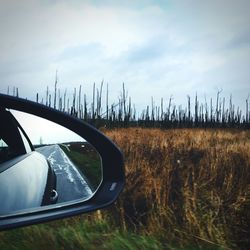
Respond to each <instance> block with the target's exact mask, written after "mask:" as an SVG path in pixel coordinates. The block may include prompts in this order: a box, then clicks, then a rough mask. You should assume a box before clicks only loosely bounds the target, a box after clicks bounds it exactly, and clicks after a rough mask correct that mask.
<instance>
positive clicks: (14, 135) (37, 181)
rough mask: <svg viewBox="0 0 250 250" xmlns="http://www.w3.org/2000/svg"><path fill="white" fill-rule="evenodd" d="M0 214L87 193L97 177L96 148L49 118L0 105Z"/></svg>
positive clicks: (58, 202)
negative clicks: (3, 107)
mask: <svg viewBox="0 0 250 250" xmlns="http://www.w3.org/2000/svg"><path fill="white" fill-rule="evenodd" d="M0 121H1V122H0V200H1V203H0V216H5V215H10V214H13V213H16V212H25V211H27V209H28V211H30V209H31V208H33V209H34V208H40V207H43V206H47V205H51V206H52V205H53V206H58V205H59V206H62V205H64V204H68V203H69V202H71V203H72V202H75V201H76V200H77V201H79V199H80V200H87V199H89V198H91V197H92V195H93V193H94V192H95V191H96V189H97V188H98V186H99V185H100V183H101V181H102V162H101V157H100V155H99V153H98V152H97V151H96V149H95V148H94V147H93V146H92V145H91V144H90V143H88V142H87V141H86V140H85V139H84V138H82V137H80V136H79V135H77V134H76V133H74V132H72V131H70V130H69V129H67V128H65V127H63V126H61V125H58V124H56V123H54V122H51V121H49V120H46V119H43V118H40V117H37V116H34V115H30V114H27V113H23V112H20V111H15V110H5V109H2V108H1V109H0Z"/></svg>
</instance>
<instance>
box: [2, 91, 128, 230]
mask: <svg viewBox="0 0 250 250" xmlns="http://www.w3.org/2000/svg"><path fill="white" fill-rule="evenodd" d="M0 107H3V108H7V109H14V110H17V111H22V112H25V113H29V114H32V115H36V116H39V117H41V118H45V119H48V120H50V121H52V122H55V123H57V124H59V125H62V126H64V127H66V128H68V129H70V130H72V131H73V132H75V133H76V134H78V135H79V136H81V137H83V138H85V139H86V140H87V141H88V142H89V143H90V144H92V145H93V146H94V147H95V149H96V150H97V151H98V153H99V154H100V156H101V159H102V168H103V179H102V182H101V184H100V186H99V188H98V189H97V191H96V192H95V193H94V195H93V196H92V197H91V198H90V199H88V200H86V201H77V202H75V203H71V204H69V205H64V206H52V207H49V206H47V207H46V206H45V207H43V208H39V209H32V211H30V212H25V213H16V214H10V215H8V216H7V215H6V216H0V230H6V229H11V228H16V227H21V226H26V225H32V224H36V223H42V222H47V221H51V220H55V219H60V218H65V217H69V216H73V215H79V214H82V213H87V212H90V211H94V210H97V209H101V208H104V207H106V206H108V205H111V204H112V203H113V202H114V201H115V200H116V199H117V197H118V195H119V193H120V192H121V191H122V189H123V187H124V183H125V175H124V162H123V155H122V153H121V151H120V150H119V149H118V148H117V146H116V145H115V144H114V143H113V142H112V141H111V140H109V139H108V138H107V137H106V136H105V135H104V134H102V133H101V132H100V131H99V130H97V129H96V128H94V127H93V126H91V125H89V124H87V123H85V122H84V121H81V120H80V119H78V118H75V117H73V116H70V115H68V114H66V113H64V112H60V111H57V110H55V109H52V108H50V107H47V106H45V105H42V104H39V103H36V102H32V101H28V100H26V99H21V98H17V97H12V96H8V95H4V94H0Z"/></svg>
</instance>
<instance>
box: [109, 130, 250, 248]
mask: <svg viewBox="0 0 250 250" xmlns="http://www.w3.org/2000/svg"><path fill="white" fill-rule="evenodd" d="M105 133H106V134H107V135H108V136H109V137H110V138H112V139H113V140H114V141H115V142H116V143H117V145H119V146H120V148H121V149H122V151H123V153H124V156H125V161H126V177H127V178H126V181H127V183H126V189H125V191H124V192H123V194H122V195H121V197H120V199H119V201H118V203H117V205H116V206H115V207H114V208H113V209H115V213H113V214H115V215H116V220H119V221H120V226H122V227H123V229H124V230H132V231H137V232H138V233H139V232H143V233H146V234H148V235H155V236H157V238H158V239H159V240H160V241H161V242H162V243H163V244H164V246H165V247H167V246H169V247H170V245H172V246H173V245H176V246H178V247H183V248H186V247H187V246H190V245H194V246H196V247H201V246H204V247H208V248H211V249H214V248H217V247H219V248H225V249H226V248H236V249H239V248H241V249H244V248H246V249H247V248H248V247H250V131H243V130H242V131H241V130H230V129H228V130H218V129H207V130H205V129H171V130H159V129H136V128H131V129H117V130H112V131H105ZM168 244H169V245H168ZM248 249H249V248H248Z"/></svg>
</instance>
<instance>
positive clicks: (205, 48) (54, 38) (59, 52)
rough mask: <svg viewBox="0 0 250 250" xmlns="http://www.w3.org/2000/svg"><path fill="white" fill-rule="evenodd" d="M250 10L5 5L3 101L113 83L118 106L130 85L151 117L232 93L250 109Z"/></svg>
mask: <svg viewBox="0 0 250 250" xmlns="http://www.w3.org/2000/svg"><path fill="white" fill-rule="evenodd" d="M249 13H250V1H248V0H246V1H244V0H235V1H232V0H221V1H220V0H209V1H200V0H183V1H178V0H177V1H176V0H175V1H174V0H173V1H170V0H169V1H168V0H166V1H153V0H152V1H151V0H146V1H136V0H131V1H105V0H104V1H98V0H95V1H81V0H74V1H73V0H71V1H59V0H40V1H28V0H23V1H20V0H17V1H12V0H8V1H7V0H6V1H4V0H2V1H1V2H0V37H1V39H0V50H1V56H0V92H3V93H6V92H7V88H8V86H10V87H11V88H12V87H13V86H16V87H18V88H19V93H20V95H21V96H22V97H28V98H30V99H32V98H33V99H34V97H35V94H36V92H39V93H41V94H43V95H45V91H46V86H47V85H48V86H49V87H50V91H51V92H52V90H53V84H54V79H55V72H56V70H58V86H59V87H60V89H61V90H62V91H64V90H65V89H67V93H69V94H72V92H73V89H74V87H79V85H80V84H81V85H82V88H83V91H84V92H86V93H87V94H88V96H89V98H90V97H91V94H90V93H91V91H92V84H93V82H96V84H97V85H99V84H100V82H101V81H102V80H103V79H104V82H105V83H108V84H109V89H110V98H111V99H112V100H110V101H111V102H115V100H116V99H117V97H118V96H119V95H120V91H121V89H122V83H123V82H124V83H125V85H126V88H127V90H128V92H129V95H130V96H131V97H132V102H133V103H135V105H136V106H138V107H142V106H145V105H147V104H150V102H151V96H153V97H154V99H155V101H156V103H158V104H159V103H160V98H161V97H163V98H164V100H166V101H167V99H168V98H169V97H170V95H173V98H174V102H175V103H176V104H177V105H178V104H182V105H185V104H186V100H187V98H186V96H187V95H188V94H189V95H191V96H192V97H193V96H194V95H195V93H196V92H197V93H198V96H199V99H200V100H201V101H203V100H204V96H205V95H206V97H207V98H209V97H211V96H213V97H214V98H215V97H216V92H217V91H218V90H220V89H223V92H222V94H223V96H225V97H226V98H229V96H230V94H232V95H233V100H234V103H235V104H236V105H240V106H241V108H242V109H244V105H245V99H246V98H247V96H248V94H249V93H250V84H249V83H250V21H249Z"/></svg>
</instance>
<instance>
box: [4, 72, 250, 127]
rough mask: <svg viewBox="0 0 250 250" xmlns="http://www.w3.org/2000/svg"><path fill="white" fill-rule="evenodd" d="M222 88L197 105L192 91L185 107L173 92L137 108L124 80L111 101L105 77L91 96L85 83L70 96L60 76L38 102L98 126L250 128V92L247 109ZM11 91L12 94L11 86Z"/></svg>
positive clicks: (15, 92) (16, 91) (14, 92)
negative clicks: (222, 93)
mask: <svg viewBox="0 0 250 250" xmlns="http://www.w3.org/2000/svg"><path fill="white" fill-rule="evenodd" d="M104 88H105V89H104ZM221 92H222V91H221V90H220V91H218V92H217V95H216V98H215V99H213V98H210V99H209V101H207V100H206V99H205V102H200V101H199V100H198V96H197V94H196V96H195V99H194V106H193V107H192V105H191V97H190V96H189V95H188V96H187V105H186V107H184V108H182V106H181V105H179V106H177V105H176V104H174V103H173V98H172V96H171V97H170V98H169V99H168V100H167V101H165V100H164V99H163V98H161V101H160V105H156V104H155V101H154V99H153V97H152V98H151V103H150V104H149V105H147V106H146V107H145V109H143V110H142V111H140V112H137V110H136V107H135V105H134V104H132V100H131V97H129V96H128V92H127V90H126V89H125V85H124V83H123V85H122V91H121V94H120V96H119V97H118V100H117V102H116V103H110V101H109V86H108V84H106V86H104V82H103V81H102V82H101V83H100V85H99V87H97V86H96V84H95V83H94V84H93V90H92V97H91V98H88V97H87V95H86V94H85V93H83V91H82V86H81V85H80V86H79V88H78V89H77V88H74V92H73V96H72V95H71V96H69V95H68V94H67V90H65V91H64V92H62V91H61V90H60V88H58V80H57V76H56V79H55V84H54V88H53V90H52V91H50V90H49V87H47V89H46V95H45V97H44V96H41V95H40V94H39V93H37V94H36V102H39V103H42V104H44V105H46V106H49V107H52V108H55V109H58V110H60V111H63V112H66V113H68V114H71V115H73V116H76V117H78V118H80V119H82V120H84V121H86V122H88V123H90V124H92V125H94V126H96V127H107V128H115V127H136V126H138V127H155V128H193V127H203V128H250V110H249V96H248V97H247V98H246V100H245V105H246V106H245V109H246V110H245V112H244V113H243V112H242V110H241V109H240V108H239V107H236V106H235V105H234V104H233V99H232V95H231V96H230V98H229V102H226V98H225V97H222V96H221ZM8 94H11V93H10V89H9V88H8ZM12 94H13V95H14V96H18V95H19V91H18V88H13V93H12ZM103 96H104V97H103ZM89 100H90V102H89Z"/></svg>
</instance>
